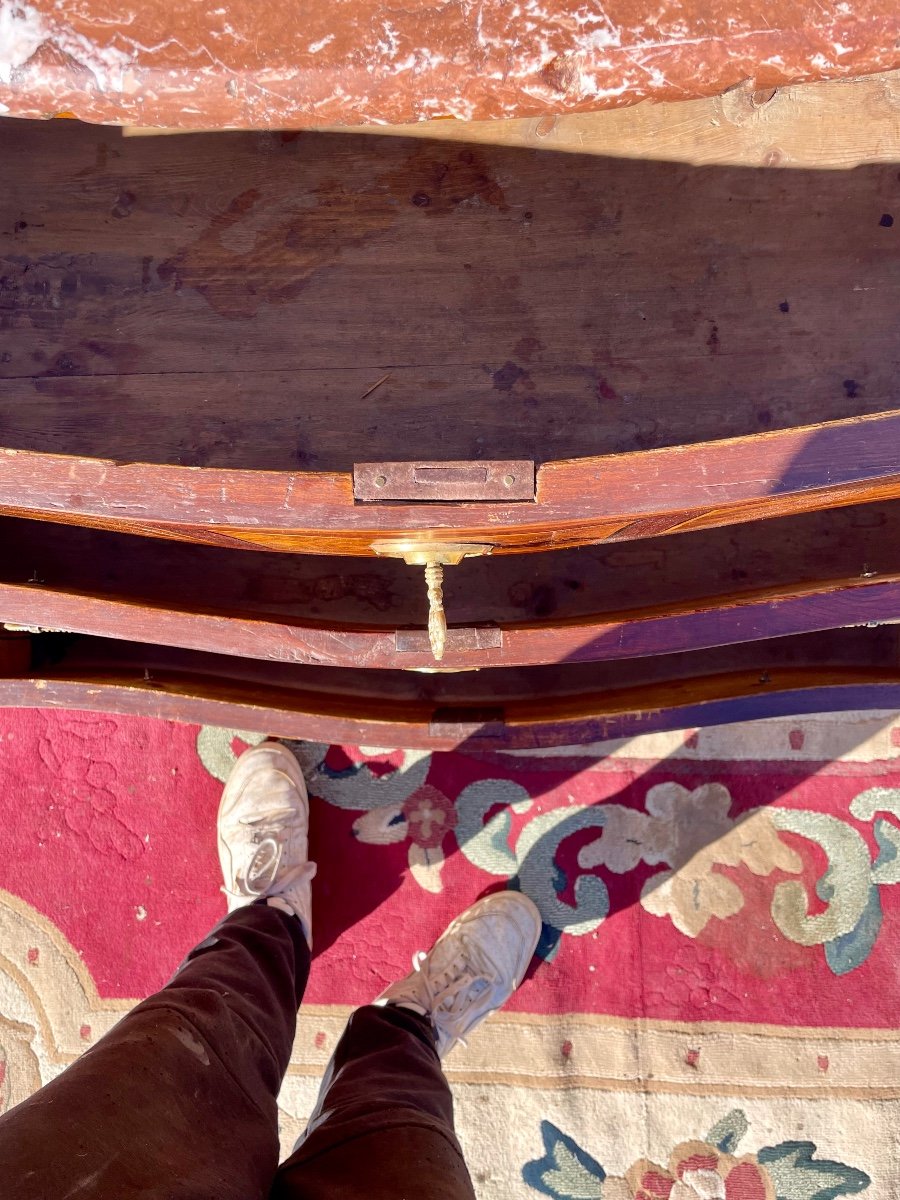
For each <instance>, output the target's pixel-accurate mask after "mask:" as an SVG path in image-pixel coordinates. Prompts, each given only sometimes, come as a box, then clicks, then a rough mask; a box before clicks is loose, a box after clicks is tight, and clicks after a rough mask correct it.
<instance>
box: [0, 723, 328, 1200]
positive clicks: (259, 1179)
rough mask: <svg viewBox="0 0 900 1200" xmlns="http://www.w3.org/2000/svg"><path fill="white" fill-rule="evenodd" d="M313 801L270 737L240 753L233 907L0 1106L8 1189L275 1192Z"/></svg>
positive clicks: (112, 1198) (231, 824) (168, 1198)
mask: <svg viewBox="0 0 900 1200" xmlns="http://www.w3.org/2000/svg"><path fill="white" fill-rule="evenodd" d="M307 811H308V810H307V802H306V791H305V787H304V786H303V779H302V775H301V774H300V771H299V768H298V767H297V765H296V762H295V760H294V759H293V757H292V756H291V755H290V754H289V752H288V751H287V750H285V749H284V748H283V747H280V746H273V745H270V744H268V745H264V746H261V747H258V748H257V749H255V750H253V751H249V752H248V754H246V755H244V756H243V757H242V758H241V760H240V761H239V763H238V765H237V767H236V768H235V771H234V772H233V774H232V776H231V778H230V779H229V782H228V784H227V786H226V788H225V793H224V795H223V798H222V807H221V809H220V814H219V839H220V857H221V859H222V865H223V870H224V872H225V890H226V893H227V894H228V898H229V908H230V909H231V911H230V913H229V915H228V916H227V917H226V918H225V919H224V920H223V921H222V922H221V923H220V924H219V925H218V926H217V927H216V928H215V929H214V930H213V932H212V933H211V934H210V936H209V937H208V938H206V939H205V941H203V942H201V943H200V945H199V946H198V947H197V948H196V949H195V950H194V951H192V953H191V954H190V955H189V956H188V959H187V961H186V962H185V963H184V965H183V966H182V967H181V968H180V969H179V970H178V972H177V973H176V975H175V977H174V978H173V979H172V981H171V982H170V983H169V984H168V985H167V986H166V987H165V988H163V989H162V991H160V992H158V993H157V994H156V995H155V996H152V997H151V998H150V999H149V1000H145V1001H144V1002H143V1003H142V1004H139V1005H138V1006H137V1007H136V1008H135V1009H133V1010H132V1011H131V1012H130V1013H129V1014H128V1015H127V1016H125V1017H124V1018H123V1019H122V1020H121V1021H120V1022H119V1023H118V1024H117V1025H116V1026H115V1027H114V1028H113V1029H112V1030H111V1031H110V1032H109V1033H108V1034H107V1035H106V1037H104V1038H102V1039H101V1040H100V1041H99V1042H98V1043H97V1045H96V1046H95V1047H93V1048H92V1049H91V1050H89V1051H88V1052H87V1053H86V1054H84V1055H83V1056H82V1057H81V1058H79V1059H78V1060H77V1061H76V1062H75V1063H74V1064H73V1065H72V1066H71V1067H69V1068H68V1069H67V1070H66V1071H64V1072H63V1073H62V1075H60V1076H59V1077H58V1078H57V1079H55V1080H53V1081H52V1082H51V1083H49V1084H48V1085H47V1086H46V1087H44V1088H42V1089H41V1090H40V1091H39V1092H37V1093H35V1095H34V1096H32V1097H31V1098H30V1099H28V1100H26V1101H25V1102H24V1103H22V1104H20V1105H18V1106H17V1107H16V1108H14V1109H12V1110H11V1111H10V1112H8V1113H6V1114H5V1115H4V1116H3V1117H0V1164H2V1175H3V1180H4V1186H5V1188H6V1189H7V1190H8V1191H9V1194H10V1195H15V1196H16V1198H17V1200H48V1198H49V1197H53V1198H54V1200H57V1198H58V1200H63V1197H69V1196H71V1197H77V1200H137V1198H138V1197H140V1200H211V1198H212V1197H215V1198H216V1200H264V1198H265V1197H266V1196H267V1195H268V1192H269V1188H270V1185H271V1183H272V1178H273V1176H274V1174H275V1170H276V1168H277V1165H278V1132H277V1107H276V1096H277V1094H278V1090H279V1087H280V1085H281V1080H282V1077H283V1075H284V1072H285V1070H286V1068H287V1063H288V1059H289V1057H290V1052H291V1046H292V1044H293V1038H294V1030H295V1026H296V1013H297V1008H298V1006H299V1003H300V999H301V997H302V995H303V990H304V987H305V985H306V979H307V976H308V974H309V963H310V949H309V941H308V934H309V933H310V887H309V884H310V880H311V878H312V874H313V872H314V870H315V868H314V866H313V865H312V864H310V863H308V862H307V861H306V849H307V843H306V823H307ZM298 918H299V919H298Z"/></svg>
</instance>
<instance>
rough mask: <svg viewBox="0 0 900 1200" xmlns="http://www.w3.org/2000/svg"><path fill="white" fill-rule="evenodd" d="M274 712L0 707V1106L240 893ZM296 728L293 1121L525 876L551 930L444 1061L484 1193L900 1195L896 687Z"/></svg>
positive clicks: (132, 995) (692, 1197) (288, 1132)
mask: <svg viewBox="0 0 900 1200" xmlns="http://www.w3.org/2000/svg"><path fill="white" fill-rule="evenodd" d="M258 740H260V735H258V734H250V733H239V732H236V731H233V730H220V729H214V728H203V729H199V728H198V727H196V726H184V725H174V724H167V723H162V722H155V721H152V720H144V719H137V718H125V717H110V716H99V715H91V714H80V713H51V712H28V711H21V712H20V711H5V712H2V713H0V774H2V784H3V787H2V793H0V795H2V799H0V805H2V817H3V819H2V821H0V888H2V889H4V890H3V891H0V1110H2V1109H3V1108H4V1107H6V1106H9V1105H10V1104H13V1103H15V1102H17V1101H18V1100H19V1099H21V1098H23V1097H24V1096H25V1095H27V1094H28V1093H29V1092H30V1091H31V1090H33V1089H34V1088H35V1087H37V1086H39V1084H40V1083H41V1082H42V1081H45V1080H47V1079H48V1078H50V1077H52V1076H53V1075H54V1074H56V1073H57V1072H58V1071H59V1070H61V1069H62V1068H63V1067H64V1066H65V1064H66V1063H68V1062H70V1061H71V1060H72V1058H73V1057H74V1056H75V1055H77V1054H78V1053H79V1052H80V1051H81V1050H82V1049H84V1048H85V1047H86V1046H89V1045H91V1044H92V1043H93V1042H94V1041H95V1040H96V1038H97V1037H98V1036H100V1035H101V1034H102V1033H103V1031H104V1030H105V1029H108V1028H109V1027H110V1025H111V1024H112V1023H113V1022H114V1021H115V1020H116V1019H117V1018H118V1017H119V1016H120V1015H121V1014H122V1012H123V1011H125V1010H127V1008H128V1007H129V1006H130V1005H131V1004H133V1003H134V1002H135V1000H137V999H140V998H142V997H143V996H145V995H147V994H148V993H149V992H151V991H152V990H154V989H155V988H157V987H159V986H160V985H161V984H162V983H163V982H165V980H166V979H167V978H168V977H169V976H170V975H171V973H172V971H173V969H174V968H175V966H176V965H177V964H178V962H179V961H180V960H181V958H182V957H183V955H184V953H185V952H186V951H187V949H189V947H190V946H191V945H192V944H193V943H194V942H195V941H197V940H199V939H200V938H201V937H202V936H203V934H204V933H205V932H206V930H207V928H208V927H209V926H210V925H211V924H212V923H213V922H214V921H215V920H217V919H218V917H219V916H220V915H221V914H222V912H223V910H224V904H223V901H222V898H221V895H220V894H219V891H218V887H219V882H220V880H219V877H218V867H217V861H216V853H215V839H214V822H215V814H216V807H217V804H218V798H219V792H220V781H221V780H222V779H223V778H224V777H225V775H226V774H227V772H228V770H229V768H230V765H231V763H232V762H233V761H234V756H235V753H236V752H239V751H240V749H241V748H243V746H244V745H245V744H247V743H248V742H255V741H258ZM292 748H293V749H294V750H295V751H296V752H297V753H298V755H299V756H300V758H301V761H302V762H303V765H304V769H305V771H306V774H307V778H308V780H309V784H310V793H311V795H312V796H313V797H314V799H313V802H312V820H313V839H312V840H313V853H314V855H315V857H316V859H317V860H318V862H319V875H318V878H317V880H316V884H315V941H316V958H315V962H314V966H313V973H312V978H311V981H310V988H309V993H308V996H307V1000H308V1003H307V1004H306V1005H305V1006H304V1009H303V1012H302V1015H301V1020H300V1025H299V1030H298V1036H297V1043H296V1046H295V1051H294V1059H293V1062H292V1066H291V1070H290V1073H289V1075H288V1078H287V1080H286V1083H285V1087H284V1091H283V1094H282V1097H281V1107H282V1121H283V1135H284V1141H285V1144H289V1143H290V1142H291V1141H292V1139H293V1137H294V1136H295V1135H296V1133H297V1132H298V1131H299V1129H300V1128H301V1127H302V1125H303V1123H304V1120H305V1117H306V1114H307V1113H308V1112H309V1110H310V1108H311V1106H312V1102H313V1099H314V1096H315V1089H316V1081H317V1077H318V1076H319V1075H320V1073H321V1070H322V1067H323V1066H324V1063H325V1062H326V1060H327V1058H328V1055H329V1053H330V1051H331V1048H332V1047H333V1045H334V1041H335V1039H336V1037H337V1036H338V1035H339V1032H340V1029H341V1027H342V1024H343V1021H344V1020H345V1018H346V1014H347V1012H348V1010H349V1008H350V1007H351V1006H353V1005H357V1004H360V1003H365V1002H366V1001H368V1000H370V999H371V998H372V997H373V996H375V995H377V993H378V992H379V991H380V990H381V989H382V987H383V986H384V985H385V983H386V982H388V981H389V980H391V979H393V978H395V977H396V976H397V975H398V974H401V973H405V972H406V971H407V970H408V966H409V960H410V956H411V955H412V953H413V952H414V951H415V950H418V949H421V948H424V947H425V946H427V945H428V944H429V943H430V941H431V940H432V939H433V938H434V936H435V935H436V934H437V933H438V932H439V931H440V930H441V928H443V926H444V924H445V923H446V922H447V920H448V919H449V918H450V917H451V916H452V915H453V914H454V913H456V912H457V911H458V910H459V909H460V908H462V907H463V906H465V905H466V904H468V903H470V902H471V901H472V900H474V899H475V898H476V897H477V896H479V895H482V894H484V893H485V892H487V891H490V890H493V889H497V888H503V887H509V886H512V887H518V888H521V889H522V890H523V891H525V892H527V893H528V894H529V895H530V896H531V897H532V898H533V899H534V900H535V901H536V902H537V904H538V906H539V907H540V909H541V913H542V915H543V917H544V922H545V927H544V936H543V939H542V942H541V946H540V959H539V960H538V961H537V963H536V966H535V968H534V969H533V970H532V972H531V973H530V976H529V978H528V979H527V981H526V982H525V984H524V985H523V987H522V988H521V989H520V991H519V992H518V994H517V995H516V997H515V998H514V1000H513V1002H512V1003H511V1004H510V1006H509V1008H508V1009H507V1010H505V1011H504V1012H503V1013H502V1014H498V1015H497V1016H496V1017H494V1018H492V1020H491V1022H490V1023H489V1024H488V1025H487V1026H486V1027H485V1029H484V1030H483V1031H481V1032H479V1033H478V1034H477V1035H476V1036H475V1037H473V1039H472V1041H471V1044H470V1046H469V1047H468V1048H467V1049H466V1050H464V1051H459V1052H457V1053H456V1054H454V1056H453V1057H452V1058H451V1059H450V1060H449V1062H448V1073H449V1074H450V1076H451V1078H452V1080H453V1084H454V1089H455V1092H456V1095H457V1100H458V1112H459V1124H460V1129H461V1137H462V1140H463V1142H464V1144H465V1145H466V1148H467V1151H468V1154H469V1157H470V1160H471V1165H472V1169H473V1174H474V1176H475V1179H476V1187H477V1190H478V1192H479V1194H480V1196H482V1197H483V1198H484V1200H493V1198H494V1197H496V1198H497V1200H499V1198H500V1197H504V1198H505V1197H523V1198H525V1197H530V1198H531V1200H534V1198H535V1197H536V1196H538V1195H548V1196H552V1197H557V1198H559V1200H584V1198H588V1197H602V1200H782V1198H783V1200H833V1198H835V1197H840V1196H845V1195H846V1196H849V1195H855V1194H857V1193H865V1195H866V1196H867V1200H875V1198H880V1197H884V1198H885V1200H887V1198H888V1197H896V1196H898V1195H900V1166H898V1153H897V1151H898V1146H900V1142H898V1135H897V1133H896V1130H897V1128H898V1119H897V1118H898V1115H900V1103H898V1102H900V1034H898V1033H897V1032H896V1025H897V1020H896V1014H897V1008H898V1005H897V998H898V985H900V967H898V963H900V888H898V887H896V886H895V885H896V884H898V883H900V722H898V720H897V718H896V717H895V716H894V715H893V714H886V713H876V714H865V715H862V714H842V715H840V716H833V717H825V716H823V717H807V718H804V719H803V720H799V721H796V720H795V721H784V720H777V721H767V722H758V723H755V724H752V725H745V726H731V727H723V728H716V729H706V730H700V731H697V730H691V731H687V732H684V733H678V734H663V735H653V736H648V737H641V738H636V739H632V740H631V741H629V742H626V743H606V744H603V745H594V746H584V747H572V748H568V749H564V750H562V751H554V752H553V753H544V754H532V753H517V754H494V755H490V756H484V755H480V756H479V755H474V754H471V753H465V754H463V753H456V754H435V755H427V754H423V753H420V752H408V751H407V752H403V751H394V752H392V751H390V750H382V749H377V748H371V747H367V748H354V747H336V746H332V747H328V746H322V745H313V744H302V745H301V744H299V743H298V744H293V746H292ZM487 1113H490V1114H491V1115H490V1120H486V1119H485V1117H486V1114H487Z"/></svg>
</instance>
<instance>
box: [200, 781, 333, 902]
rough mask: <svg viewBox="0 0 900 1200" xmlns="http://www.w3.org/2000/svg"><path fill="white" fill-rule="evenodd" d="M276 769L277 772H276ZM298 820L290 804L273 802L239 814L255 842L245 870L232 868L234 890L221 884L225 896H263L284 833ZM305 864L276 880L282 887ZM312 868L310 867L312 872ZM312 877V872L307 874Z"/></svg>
mask: <svg viewBox="0 0 900 1200" xmlns="http://www.w3.org/2000/svg"><path fill="white" fill-rule="evenodd" d="M279 773H280V772H279ZM298 823H299V814H298V812H297V809H296V808H295V807H294V806H293V805H292V804H282V805H275V806H273V807H272V808H269V809H267V810H266V811H264V812H255V813H253V814H252V815H250V816H244V817H241V818H240V824H241V825H246V826H250V827H251V828H253V829H254V840H255V842H256V846H255V848H254V851H253V854H252V855H251V857H250V862H249V863H248V864H247V867H246V870H243V871H242V870H237V871H236V872H235V882H236V883H237V885H238V888H237V890H236V891H232V890H231V889H230V888H227V887H225V886H223V887H222V889H221V890H222V891H223V892H224V893H225V895H226V896H234V897H235V898H237V899H241V898H243V897H244V896H263V895H265V894H266V892H268V890H269V888H271V886H272V884H273V882H274V881H275V878H276V876H277V874H278V868H279V867H280V866H281V859H282V857H283V855H284V842H285V834H286V833H288V832H289V831H290V830H291V827H293V826H296V825H297V824H298ZM308 865H309V864H308V863H306V862H303V863H301V864H300V865H299V866H297V867H293V868H292V869H291V870H290V871H288V872H287V873H286V874H285V876H284V878H283V879H282V880H281V882H280V886H279V891H283V890H284V889H285V888H287V887H289V886H290V885H291V884H292V883H295V882H297V881H298V880H299V879H300V877H301V875H302V874H303V872H304V869H305V868H306V867H307V866H308ZM314 873H315V871H313V874H314ZM310 878H312V876H310Z"/></svg>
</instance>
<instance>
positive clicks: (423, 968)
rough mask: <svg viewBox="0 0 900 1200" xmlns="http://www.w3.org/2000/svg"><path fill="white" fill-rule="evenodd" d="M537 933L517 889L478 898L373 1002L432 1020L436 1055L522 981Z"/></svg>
mask: <svg viewBox="0 0 900 1200" xmlns="http://www.w3.org/2000/svg"><path fill="white" fill-rule="evenodd" d="M540 936H541V915H540V913H539V912H538V910H537V905H535V904H534V903H533V902H532V901H531V900H529V899H528V897H527V896H523V895H522V893H521V892H497V893H496V894H494V895H492V896H485V898H484V899H483V900H478V901H477V902H476V903H475V904H473V905H472V907H471V908H467V909H466V911H465V912H464V913H461V914H460V915H459V916H458V917H457V918H456V919H455V920H454V921H451V923H450V924H449V925H448V926H447V928H446V929H445V930H444V932H443V933H442V934H441V936H440V937H439V938H438V940H437V941H436V942H435V943H434V945H433V946H432V947H431V949H430V950H429V951H428V953H427V954H424V953H422V952H419V953H418V954H415V955H413V970H412V973H411V974H410V975H407V977H406V978H405V979H401V980H400V981H399V982H398V983H392V984H391V986H390V987H389V988H387V989H386V991H384V992H382V994H381V995H380V996H379V998H378V999H377V1000H376V1001H375V1003H376V1004H396V1005H399V1006H400V1007H401V1008H411V1009H412V1010H413V1011H414V1012H418V1013H421V1014H422V1016H427V1017H430V1018H431V1023H432V1025H433V1026H434V1031H435V1034H436V1036H437V1049H438V1054H439V1055H440V1057H441V1058H443V1057H444V1056H445V1055H447V1054H449V1052H450V1051H451V1050H452V1049H453V1047H454V1046H455V1045H457V1043H462V1044H463V1045H465V1038H466V1035H467V1034H468V1033H470V1032H471V1031H472V1030H473V1029H474V1028H475V1027H476V1026H477V1025H480V1024H481V1022H482V1021H483V1020H484V1019H485V1017H487V1016H488V1015H489V1014H490V1013H492V1012H493V1011H494V1010H495V1009H497V1008H501V1007H502V1006H503V1005H504V1004H505V1003H506V1001H507V1000H508V999H509V998H510V996H511V995H512V994H513V992H514V991H515V990H516V988H517V987H518V986H519V984H520V983H521V982H522V977H523V976H524V974H525V972H526V970H527V969H528V964H529V963H530V962H531V959H532V956H533V955H534V952H535V949H536V947H537V944H538V939H539V938H540Z"/></svg>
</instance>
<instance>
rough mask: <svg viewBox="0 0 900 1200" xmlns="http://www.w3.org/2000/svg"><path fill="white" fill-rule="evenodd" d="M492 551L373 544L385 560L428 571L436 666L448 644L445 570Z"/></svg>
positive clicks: (460, 545)
mask: <svg viewBox="0 0 900 1200" xmlns="http://www.w3.org/2000/svg"><path fill="white" fill-rule="evenodd" d="M493 548H494V547H493V546H490V545H486V544H485V543H483V542H426V541H421V542H417V541H415V540H414V539H412V538H410V539H403V540H402V541H401V540H398V541H384V542H373V543H372V549H373V550H374V551H375V553H376V554H378V555H380V556H381V557H383V558H402V559H403V561H404V562H405V563H407V564H408V565H409V566H411V567H424V568H425V586H426V588H427V591H428V641H429V643H430V645H431V653H432V654H433V655H434V658H435V661H436V662H440V661H441V659H442V658H443V657H444V649H445V647H446V644H447V614H446V613H445V612H444V588H443V584H444V567H451V566H456V565H457V563H460V562H462V560H463V559H464V558H477V557H479V556H480V555H482V554H490V552H491V551H492V550H493Z"/></svg>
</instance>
